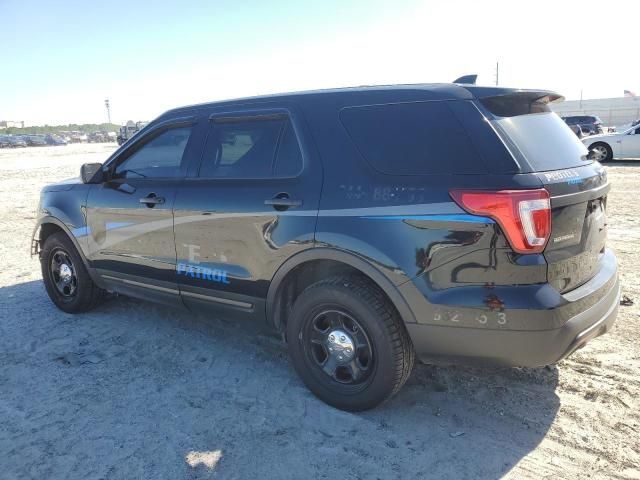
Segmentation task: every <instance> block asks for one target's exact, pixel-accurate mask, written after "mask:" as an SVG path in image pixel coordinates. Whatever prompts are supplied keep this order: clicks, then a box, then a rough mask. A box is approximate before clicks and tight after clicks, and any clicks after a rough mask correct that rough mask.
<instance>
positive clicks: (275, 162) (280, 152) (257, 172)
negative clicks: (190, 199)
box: [199, 116, 302, 178]
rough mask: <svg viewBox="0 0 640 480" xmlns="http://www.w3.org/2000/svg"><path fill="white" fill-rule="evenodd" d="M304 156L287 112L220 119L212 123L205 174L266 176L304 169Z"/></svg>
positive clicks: (240, 176)
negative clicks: (285, 115)
mask: <svg viewBox="0 0 640 480" xmlns="http://www.w3.org/2000/svg"><path fill="white" fill-rule="evenodd" d="M301 163H302V156H301V154H300V148H299V146H298V142H297V139H296V137H295V133H294V131H293V128H292V127H291V124H290V122H289V121H288V119H287V118H286V117H284V116H277V117H266V118H264V119H260V118H257V119H256V118H252V119H247V120H241V119H240V120H238V119H231V120H220V121H218V122H215V123H213V124H212V129H211V131H210V132H209V137H208V139H207V146H206V148H205V155H204V159H203V162H202V165H201V167H200V173H199V175H200V176H201V177H229V178H265V177H272V176H290V175H295V174H296V173H298V172H299V171H300V166H301Z"/></svg>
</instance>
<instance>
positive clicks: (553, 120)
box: [493, 112, 588, 171]
mask: <svg viewBox="0 0 640 480" xmlns="http://www.w3.org/2000/svg"><path fill="white" fill-rule="evenodd" d="M493 123H494V125H496V126H497V127H498V131H500V132H501V133H502V134H503V135H506V136H507V137H508V139H509V140H511V142H513V143H514V144H515V146H516V147H517V148H518V150H519V151H520V153H522V155H523V156H524V157H525V159H526V161H527V163H528V164H529V165H530V166H531V168H532V169H533V170H534V171H545V170H559V169H563V168H571V167H578V166H581V165H585V164H587V163H588V161H587V160H586V156H587V149H586V148H585V146H584V145H583V144H582V142H581V141H580V140H578V137H576V135H575V133H573V132H572V131H571V129H570V128H569V127H568V126H567V125H566V124H565V123H564V122H563V121H562V119H561V118H560V117H558V115H556V114H555V113H552V112H547V113H534V114H529V115H519V116H517V117H508V118H496V119H495V120H493Z"/></svg>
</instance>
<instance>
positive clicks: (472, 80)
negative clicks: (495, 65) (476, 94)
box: [453, 75, 478, 85]
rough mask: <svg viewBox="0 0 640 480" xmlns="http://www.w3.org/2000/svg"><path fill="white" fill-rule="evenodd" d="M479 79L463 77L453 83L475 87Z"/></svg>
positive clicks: (468, 76) (469, 76) (476, 77)
mask: <svg viewBox="0 0 640 480" xmlns="http://www.w3.org/2000/svg"><path fill="white" fill-rule="evenodd" d="M477 79H478V75H463V76H462V77H459V78H456V79H455V80H454V81H453V83H464V84H466V85H475V84H476V80H477Z"/></svg>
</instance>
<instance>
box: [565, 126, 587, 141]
mask: <svg viewBox="0 0 640 480" xmlns="http://www.w3.org/2000/svg"><path fill="white" fill-rule="evenodd" d="M569 128H570V129H571V131H572V132H573V133H575V134H576V137H578V138H582V137H584V136H585V135H584V132H583V131H582V127H580V125H569Z"/></svg>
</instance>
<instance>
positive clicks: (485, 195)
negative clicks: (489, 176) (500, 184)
mask: <svg viewBox="0 0 640 480" xmlns="http://www.w3.org/2000/svg"><path fill="white" fill-rule="evenodd" d="M450 193H451V197H452V198H453V199H454V200H455V202H456V203H457V204H458V205H460V207H462V208H463V209H465V210H466V211H467V212H469V213H473V214H475V215H484V216H487V217H490V218H492V219H494V220H495V221H496V222H497V223H498V225H500V228H502V231H503V232H504V234H505V235H506V237H507V240H508V241H509V244H510V245H511V247H512V248H513V249H514V250H515V251H516V252H518V253H540V252H542V251H543V250H544V247H545V245H546V244H547V241H548V240H549V236H550V235H551V203H550V201H549V192H547V191H546V190H545V189H544V188H540V189H536V190H499V191H485V190H452V191H451V192H450Z"/></svg>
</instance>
